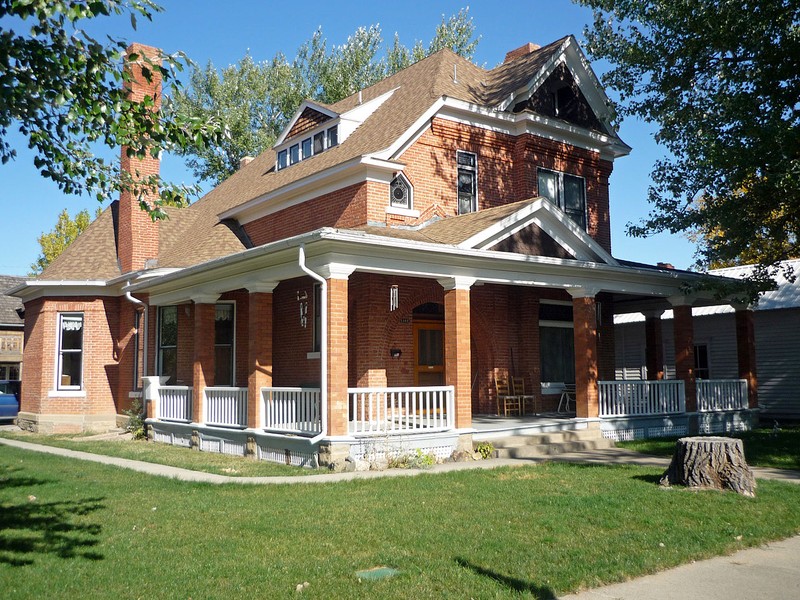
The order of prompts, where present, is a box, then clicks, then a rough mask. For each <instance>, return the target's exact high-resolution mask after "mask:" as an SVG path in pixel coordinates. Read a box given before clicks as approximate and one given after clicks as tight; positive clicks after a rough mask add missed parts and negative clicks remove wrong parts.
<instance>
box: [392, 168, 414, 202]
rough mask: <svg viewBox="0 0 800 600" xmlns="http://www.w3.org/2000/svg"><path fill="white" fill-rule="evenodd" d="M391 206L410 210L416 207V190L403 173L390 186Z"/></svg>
mask: <svg viewBox="0 0 800 600" xmlns="http://www.w3.org/2000/svg"><path fill="white" fill-rule="evenodd" d="M389 206H391V207H393V208H405V209H408V210H411V208H412V207H413V206H414V189H413V188H412V187H411V184H410V183H409V181H408V179H406V176H405V175H403V174H402V173H398V174H397V177H395V178H394V179H392V183H390V184H389Z"/></svg>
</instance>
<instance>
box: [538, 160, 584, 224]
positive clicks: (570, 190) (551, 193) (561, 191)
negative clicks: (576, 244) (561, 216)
mask: <svg viewBox="0 0 800 600" xmlns="http://www.w3.org/2000/svg"><path fill="white" fill-rule="evenodd" d="M538 175H539V177H538V179H539V195H540V196H542V197H544V198H547V199H548V200H550V202H552V203H553V204H555V205H556V206H558V207H559V208H560V209H561V210H563V211H564V212H565V213H566V214H567V216H568V217H569V218H570V219H572V220H573V221H574V222H575V223H577V224H578V225H579V226H580V227H581V229H586V183H585V181H584V179H583V177H578V176H576V175H569V174H568V173H560V172H558V171H550V170H548V169H539V172H538Z"/></svg>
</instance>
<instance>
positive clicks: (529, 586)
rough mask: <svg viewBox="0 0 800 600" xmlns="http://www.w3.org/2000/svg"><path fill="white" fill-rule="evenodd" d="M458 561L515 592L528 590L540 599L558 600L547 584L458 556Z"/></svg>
mask: <svg viewBox="0 0 800 600" xmlns="http://www.w3.org/2000/svg"><path fill="white" fill-rule="evenodd" d="M456 563H457V564H458V565H459V566H460V567H464V568H465V569H469V570H470V571H472V572H473V573H477V574H478V575H481V576H483V577H488V578H489V579H493V580H494V581H496V582H497V583H499V584H500V585H502V586H504V587H506V588H508V589H510V590H514V591H515V592H528V593H530V594H533V595H534V597H535V598H539V600H556V594H555V592H554V591H553V590H552V588H549V587H547V586H543V585H536V584H534V583H531V582H529V581H523V580H522V579H516V578H514V577H508V576H506V575H501V574H500V573H498V572H496V571H492V570H491V569H486V568H484V567H479V566H478V565H475V564H472V563H471V562H469V561H468V560H466V559H463V558H456Z"/></svg>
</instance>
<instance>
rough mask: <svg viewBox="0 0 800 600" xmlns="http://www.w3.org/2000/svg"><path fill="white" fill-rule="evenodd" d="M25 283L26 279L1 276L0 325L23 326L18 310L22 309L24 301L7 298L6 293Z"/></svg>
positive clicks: (11, 297)
mask: <svg viewBox="0 0 800 600" xmlns="http://www.w3.org/2000/svg"><path fill="white" fill-rule="evenodd" d="M23 281H25V278H24V277H16V276H14V275H0V325H22V324H23V320H22V319H20V318H19V315H18V314H17V309H18V308H22V300H20V299H19V298H14V297H13V296H6V292H7V291H8V290H10V289H11V288H13V287H16V286H17V285H19V284H20V283H22V282H23Z"/></svg>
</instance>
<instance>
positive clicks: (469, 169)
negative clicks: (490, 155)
mask: <svg viewBox="0 0 800 600" xmlns="http://www.w3.org/2000/svg"><path fill="white" fill-rule="evenodd" d="M456 163H457V165H458V214H460V215H465V214H467V213H471V212H475V211H476V210H478V157H477V155H475V154H473V153H472V152H463V151H461V150H459V151H457V152H456Z"/></svg>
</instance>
